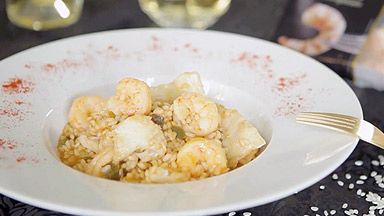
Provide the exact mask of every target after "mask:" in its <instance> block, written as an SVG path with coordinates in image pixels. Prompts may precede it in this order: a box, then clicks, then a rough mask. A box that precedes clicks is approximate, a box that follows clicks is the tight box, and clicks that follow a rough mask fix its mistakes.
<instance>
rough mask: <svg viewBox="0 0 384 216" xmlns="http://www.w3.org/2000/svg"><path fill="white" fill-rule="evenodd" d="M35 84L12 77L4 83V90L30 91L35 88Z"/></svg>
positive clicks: (14, 92) (11, 91)
mask: <svg viewBox="0 0 384 216" xmlns="http://www.w3.org/2000/svg"><path fill="white" fill-rule="evenodd" d="M34 86H35V84H34V83H32V82H31V81H26V80H23V79H21V78H17V77H14V78H10V79H9V80H8V81H7V82H5V83H4V84H3V85H2V91H3V92H6V93H9V94H20V93H28V92H32V91H33V90H34Z"/></svg>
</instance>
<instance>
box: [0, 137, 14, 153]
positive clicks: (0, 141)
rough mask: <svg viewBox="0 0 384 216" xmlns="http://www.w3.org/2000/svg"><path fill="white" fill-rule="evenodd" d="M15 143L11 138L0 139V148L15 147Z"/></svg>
mask: <svg viewBox="0 0 384 216" xmlns="http://www.w3.org/2000/svg"><path fill="white" fill-rule="evenodd" d="M15 148H16V144H15V143H14V142H13V141H12V140H4V139H0V149H10V150H12V149H15Z"/></svg>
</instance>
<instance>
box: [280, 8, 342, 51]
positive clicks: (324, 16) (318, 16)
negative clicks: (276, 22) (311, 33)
mask: <svg viewBox="0 0 384 216" xmlns="http://www.w3.org/2000/svg"><path fill="white" fill-rule="evenodd" d="M301 20H302V22H303V23H304V24H305V25H307V26H310V27H313V28H315V29H317V30H318V31H319V34H318V35H317V36H315V37H313V38H309V39H304V40H302V39H295V38H288V37H286V36H280V37H279V38H278V39H277V42H278V43H279V44H281V45H284V46H286V47H289V48H292V49H295V50H297V51H300V52H302V53H304V54H307V55H310V56H316V55H320V54H322V53H325V52H327V51H329V50H330V49H331V46H332V45H333V44H335V43H337V42H338V41H339V39H340V38H341V36H342V35H343V34H344V31H345V29H346V26H347V24H346V23H347V22H346V21H345V18H344V17H343V15H342V14H341V13H340V11H338V10H336V9H335V8H333V7H330V6H328V5H325V4H321V3H315V4H313V5H312V6H310V7H309V8H307V9H306V10H305V11H304V12H303V14H302V17H301Z"/></svg>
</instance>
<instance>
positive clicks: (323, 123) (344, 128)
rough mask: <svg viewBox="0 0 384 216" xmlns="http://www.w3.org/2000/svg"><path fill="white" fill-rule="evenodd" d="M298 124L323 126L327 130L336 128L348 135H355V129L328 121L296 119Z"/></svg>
mask: <svg viewBox="0 0 384 216" xmlns="http://www.w3.org/2000/svg"><path fill="white" fill-rule="evenodd" d="M296 122H298V123H304V124H310V125H316V126H323V127H327V128H335V129H338V130H341V131H345V132H348V133H353V130H354V127H352V126H349V125H344V124H338V123H335V122H331V121H327V120H321V119H311V118H296Z"/></svg>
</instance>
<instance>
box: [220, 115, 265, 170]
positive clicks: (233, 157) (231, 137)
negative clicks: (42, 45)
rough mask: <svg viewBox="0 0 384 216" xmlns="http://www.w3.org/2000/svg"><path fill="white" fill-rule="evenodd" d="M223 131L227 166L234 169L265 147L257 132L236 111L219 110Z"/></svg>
mask: <svg viewBox="0 0 384 216" xmlns="http://www.w3.org/2000/svg"><path fill="white" fill-rule="evenodd" d="M219 110H220V115H221V123H220V127H221V128H222V130H223V146H224V148H227V150H228V151H227V158H228V166H229V167H230V168H236V167H237V166H238V164H239V163H240V164H244V163H247V162H249V161H250V160H252V159H253V158H254V155H255V154H256V153H257V152H258V149H259V148H260V147H261V146H263V145H265V143H266V142H265V140H264V139H263V138H262V137H261V136H260V134H259V132H258V131H257V129H256V128H255V127H253V126H252V125H251V124H250V123H249V122H248V121H247V120H245V119H244V118H243V117H242V116H241V115H240V113H239V112H238V111H237V110H230V109H224V108H220V109H219Z"/></svg>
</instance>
